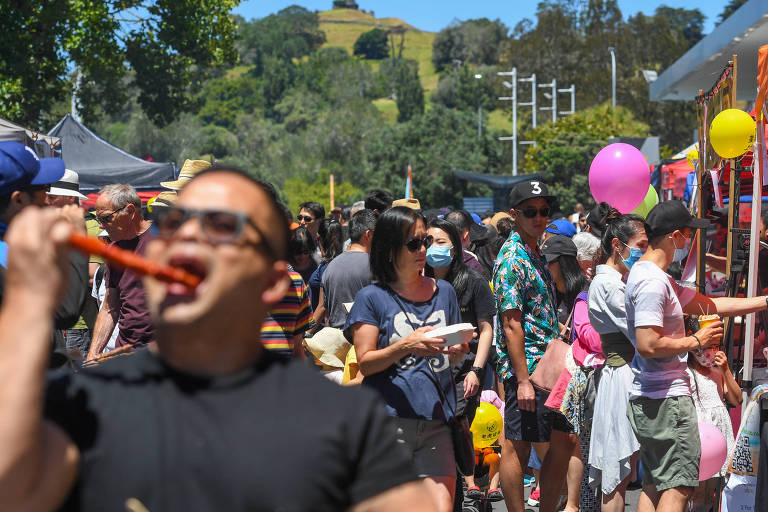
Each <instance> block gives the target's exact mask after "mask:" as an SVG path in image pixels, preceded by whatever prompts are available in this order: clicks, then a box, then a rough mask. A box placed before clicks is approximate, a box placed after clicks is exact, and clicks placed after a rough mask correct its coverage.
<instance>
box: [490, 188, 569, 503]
mask: <svg viewBox="0 0 768 512" xmlns="http://www.w3.org/2000/svg"><path fill="white" fill-rule="evenodd" d="M553 200H554V197H553V196H551V195H549V193H548V191H547V186H546V185H545V184H544V183H543V182H541V181H538V180H530V181H523V182H521V183H519V184H517V186H515V188H514V189H513V190H512V193H511V194H510V205H511V208H510V210H509V214H510V215H511V216H512V218H513V219H514V221H515V230H514V231H513V232H512V234H511V235H510V236H509V238H508V239H507V241H506V242H505V243H504V245H503V246H502V248H501V250H500V251H499V256H498V258H497V259H496V265H495V268H494V275H493V287H494V290H495V293H496V308H497V329H496V341H495V345H496V352H497V353H498V356H499V360H498V364H497V370H498V373H499V377H500V378H501V379H502V380H503V382H504V393H505V397H506V405H505V414H504V437H505V439H503V440H502V457H501V468H500V469H501V478H502V480H503V482H504V499H505V501H506V505H507V509H508V510H509V511H510V512H523V468H525V467H526V466H527V465H528V457H529V455H530V450H531V443H547V442H550V441H551V446H550V449H549V450H548V452H547V455H546V457H545V458H544V461H543V464H542V468H541V487H540V489H541V493H540V496H541V503H540V508H539V510H540V512H555V510H556V507H557V502H558V499H559V497H560V489H561V487H562V484H563V481H564V480H565V473H566V471H567V468H568V460H569V458H570V454H571V453H572V451H573V447H574V444H575V441H574V440H572V439H571V437H572V436H569V434H568V433H569V432H572V428H571V427H570V425H569V424H568V422H567V421H566V419H565V417H564V416H563V415H562V414H559V413H556V412H554V411H550V410H549V409H547V408H546V407H545V406H544V402H546V400H547V397H548V393H546V392H544V391H542V390H540V389H534V387H533V384H532V383H531V381H530V375H531V374H532V373H533V371H534V370H535V369H536V366H537V365H538V363H539V360H540V359H541V357H542V356H543V355H544V351H545V350H546V348H547V344H548V343H549V341H550V340H552V339H553V338H554V337H555V336H557V334H558V323H557V311H556V309H555V304H554V302H555V301H554V297H555V291H554V285H553V281H552V276H551V274H550V273H549V270H548V269H547V267H546V261H545V260H544V258H543V256H542V255H541V253H540V252H539V248H538V239H539V237H540V236H541V235H542V233H544V230H545V229H546V227H547V225H548V221H547V219H548V217H549V212H550V203H551V202H552V201H553ZM553 430H554V431H553ZM534 499H535V498H534Z"/></svg>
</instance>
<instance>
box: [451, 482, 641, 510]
mask: <svg viewBox="0 0 768 512" xmlns="http://www.w3.org/2000/svg"><path fill="white" fill-rule="evenodd" d="M530 492H531V490H530V489H529V488H527V487H526V489H525V498H526V499H528V494H530ZM638 498H640V489H637V490H634V491H628V492H627V503H626V505H625V506H624V511H625V512H634V511H636V510H637V500H638ZM465 510H467V511H469V510H473V509H470V508H467V509H465ZM506 510H507V507H506V506H505V505H504V502H503V501H499V502H496V503H494V504H493V511H494V512H502V511H503V512H506ZM525 510H526V512H538V511H539V507H531V506H528V505H526V506H525ZM473 512H474V510H473Z"/></svg>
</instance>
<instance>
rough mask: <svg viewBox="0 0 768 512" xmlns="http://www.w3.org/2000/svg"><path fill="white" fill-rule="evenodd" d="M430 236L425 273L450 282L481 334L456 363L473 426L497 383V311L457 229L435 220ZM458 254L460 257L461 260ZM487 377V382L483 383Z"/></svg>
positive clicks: (460, 401)
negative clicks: (493, 356) (493, 351)
mask: <svg viewBox="0 0 768 512" xmlns="http://www.w3.org/2000/svg"><path fill="white" fill-rule="evenodd" d="M427 235H429V236H431V237H432V245H431V246H430V247H429V249H427V265H426V267H425V269H424V271H425V274H426V275H427V276H430V277H435V278H437V279H444V280H446V281H448V282H449V283H451V285H452V286H453V289H454V290H455V291H456V296H457V298H458V299H459V307H460V309H461V321H462V322H467V323H470V324H472V325H473V326H475V328H476V329H477V332H478V337H477V338H476V339H475V340H473V341H472V342H471V343H470V352H469V353H468V354H464V357H463V358H462V359H461V360H460V361H459V362H458V364H453V375H454V381H455V383H456V398H457V407H456V414H457V415H459V416H462V415H463V416H466V417H467V420H468V421H469V423H470V424H471V423H472V420H473V419H474V417H475V410H476V409H477V407H478V405H479V404H480V392H481V391H482V390H483V388H484V387H487V388H489V389H490V388H491V387H492V386H493V382H495V380H496V379H495V372H494V371H493V369H492V367H491V366H490V365H489V364H487V363H488V353H489V352H490V348H491V342H492V341H493V326H492V320H491V318H492V317H493V315H494V314H495V312H496V305H495V303H494V300H493V295H492V294H491V287H490V285H489V284H488V281H486V280H485V279H484V278H483V277H482V276H481V275H480V274H479V273H477V272H475V271H474V270H472V269H470V268H468V267H467V266H466V265H465V264H464V259H463V258H462V257H461V235H460V234H459V231H458V229H457V228H456V226H454V225H453V224H452V223H450V222H448V221H445V220H442V219H434V220H432V221H430V222H429V226H428V229H427ZM457 253H458V254H459V255H460V257H458V258H457V257H456V254H457ZM484 377H487V379H485V380H484ZM484 382H485V386H483V383H484ZM465 480H466V483H467V497H468V498H471V499H477V498H480V497H481V493H480V488H479V487H478V486H476V485H475V481H474V478H473V477H466V478H465ZM460 483H461V482H460V481H459V485H457V487H456V490H457V494H456V499H455V501H454V510H461V502H462V496H461V495H460V494H459V492H460V491H459V489H461V487H460ZM488 497H489V498H490V499H492V500H494V501H498V500H501V499H502V496H501V492H500V491H499V490H498V489H489V491H488Z"/></svg>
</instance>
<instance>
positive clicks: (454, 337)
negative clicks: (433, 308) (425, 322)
mask: <svg viewBox="0 0 768 512" xmlns="http://www.w3.org/2000/svg"><path fill="white" fill-rule="evenodd" d="M473 332H475V328H474V327H473V326H472V324H469V323H463V324H454V325H448V326H445V327H438V328H437V329H433V330H431V331H429V332H426V333H424V334H425V335H426V336H429V337H430V338H442V339H443V340H445V345H446V346H450V345H460V344H462V343H469V342H470V341H472V333H473Z"/></svg>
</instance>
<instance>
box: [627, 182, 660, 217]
mask: <svg viewBox="0 0 768 512" xmlns="http://www.w3.org/2000/svg"><path fill="white" fill-rule="evenodd" d="M657 204H659V194H657V193H656V189H655V188H653V185H651V186H649V187H648V193H647V194H645V199H643V202H642V203H640V204H639V205H637V208H635V209H634V210H632V213H634V214H635V215H639V216H641V217H642V218H646V217H647V216H648V213H650V211H651V208H653V207H654V206H656V205H657Z"/></svg>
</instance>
